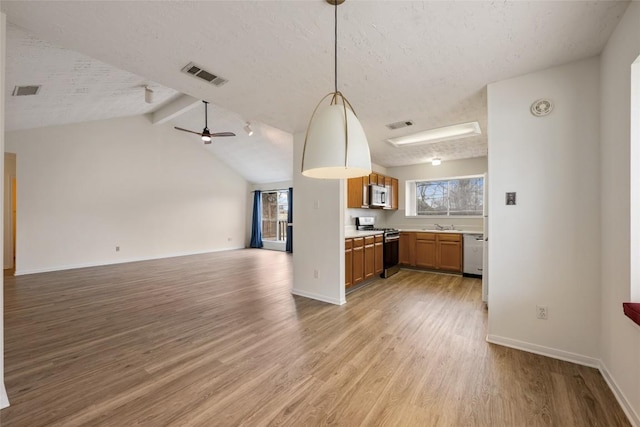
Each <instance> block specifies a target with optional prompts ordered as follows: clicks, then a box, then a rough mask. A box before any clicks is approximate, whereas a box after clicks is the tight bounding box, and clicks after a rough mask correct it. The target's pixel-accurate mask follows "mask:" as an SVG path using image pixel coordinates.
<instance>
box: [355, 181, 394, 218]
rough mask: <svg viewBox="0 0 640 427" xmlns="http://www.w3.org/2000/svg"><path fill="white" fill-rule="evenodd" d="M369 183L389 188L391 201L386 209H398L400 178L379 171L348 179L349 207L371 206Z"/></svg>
mask: <svg viewBox="0 0 640 427" xmlns="http://www.w3.org/2000/svg"><path fill="white" fill-rule="evenodd" d="M369 184H375V185H381V186H384V187H386V188H387V190H388V192H389V198H390V200H391V203H390V204H389V206H388V207H385V208H384V209H394V210H397V209H398V180H397V179H396V178H392V177H390V176H385V175H381V174H378V173H372V174H371V175H368V176H362V177H358V178H349V179H348V180H347V208H368V207H369Z"/></svg>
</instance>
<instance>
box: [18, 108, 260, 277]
mask: <svg viewBox="0 0 640 427" xmlns="http://www.w3.org/2000/svg"><path fill="white" fill-rule="evenodd" d="M6 143H7V144H6V145H7V151H10V152H14V153H16V155H17V169H18V170H17V172H18V192H17V193H18V203H17V205H18V207H17V208H18V218H17V239H16V240H17V242H16V243H17V248H16V252H17V254H16V273H17V274H24V273H30V272H39V271H49V270H59V269H67V268H73V267H79V266H92V265H102V264H109V263H118V262H126V261H132V260H141V259H151V258H162V257H169V256H176V255H186V254H193V253H201V252H210V251H218V250H225V249H232V248H242V247H244V242H245V227H246V219H245V215H246V212H247V206H246V203H247V193H248V191H249V190H248V184H247V182H246V181H245V180H244V179H243V178H242V177H241V176H240V175H238V174H237V173H236V172H234V171H233V170H231V169H230V168H229V167H227V166H226V165H225V164H223V163H222V162H220V161H219V160H218V159H216V158H215V157H214V156H213V155H211V154H210V153H208V152H207V151H206V150H204V149H203V148H202V147H201V146H200V141H199V140H198V139H197V138H190V137H189V136H188V135H183V134H182V133H178V132H176V131H175V130H173V129H172V128H171V126H169V125H157V126H153V125H151V124H150V123H149V121H148V119H147V118H146V117H145V116H136V117H129V118H123V119H113V120H105V121H96V122H89V123H82V124H74V125H66V126H56V127H48V128H40V129H32V130H26V131H16V132H8V133H7V134H6ZM116 246H119V247H120V251H119V252H116V250H115V247H116Z"/></svg>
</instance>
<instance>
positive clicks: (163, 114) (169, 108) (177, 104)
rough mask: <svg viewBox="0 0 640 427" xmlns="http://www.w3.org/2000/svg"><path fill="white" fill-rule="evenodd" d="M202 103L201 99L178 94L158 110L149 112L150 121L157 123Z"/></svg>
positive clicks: (164, 121)
mask: <svg viewBox="0 0 640 427" xmlns="http://www.w3.org/2000/svg"><path fill="white" fill-rule="evenodd" d="M201 103H202V101H201V100H199V99H196V98H194V97H193V96H189V95H184V94H183V95H180V97H178V98H177V99H176V100H175V101H172V102H170V103H169V104H167V105H165V106H164V107H162V108H161V109H159V110H158V111H155V112H153V113H152V114H151V123H153V124H154V125H159V124H162V123H166V122H168V121H169V120H171V119H174V118H176V117H178V116H180V115H182V114H184V113H186V112H187V111H189V110H191V109H192V108H194V107H197V106H198V105H200V104H201Z"/></svg>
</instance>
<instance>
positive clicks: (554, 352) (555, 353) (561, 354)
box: [487, 335, 640, 427]
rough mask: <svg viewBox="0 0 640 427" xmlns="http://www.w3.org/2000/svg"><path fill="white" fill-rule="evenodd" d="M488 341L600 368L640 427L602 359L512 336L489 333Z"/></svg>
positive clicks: (638, 418)
mask: <svg viewBox="0 0 640 427" xmlns="http://www.w3.org/2000/svg"><path fill="white" fill-rule="evenodd" d="M487 342H490V343H492V344H498V345H502V346H505V347H510V348H515V349H516V350H522V351H527V352H529V353H535V354H539V355H541V356H546V357H551V358H553V359H560V360H564V361H566V362H572V363H576V364H578V365H584V366H588V367H590V368H596V369H598V370H599V371H600V373H601V374H602V377H603V378H604V380H605V382H606V383H607V385H608V386H609V389H611V392H612V393H613V395H614V396H615V397H616V400H617V401H618V403H619V404H620V406H621V407H622V410H623V411H624V413H625V415H626V416H627V418H628V419H629V422H630V423H631V425H632V426H633V427H640V416H638V413H637V412H636V411H635V410H634V409H633V406H632V405H631V404H630V403H629V399H627V397H626V396H625V395H624V393H623V392H622V391H621V390H620V387H618V384H617V383H616V381H615V380H614V379H613V377H612V376H611V373H610V372H609V370H608V369H607V367H606V365H605V364H604V362H602V360H600V359H596V358H593V357H588V356H583V355H581V354H576V353H571V352H568V351H564V350H558V349H555V348H551V347H545V346H541V345H537V344H531V343H528V342H524V341H519V340H514V339H511V338H505V337H500V336H496V335H487Z"/></svg>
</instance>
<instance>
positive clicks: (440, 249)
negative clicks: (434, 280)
mask: <svg viewBox="0 0 640 427" xmlns="http://www.w3.org/2000/svg"><path fill="white" fill-rule="evenodd" d="M400 264H401V265H406V266H410V267H419V268H426V269H431V270H443V271H450V272H455V273H459V272H462V235H461V234H457V233H422V232H402V233H400Z"/></svg>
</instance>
